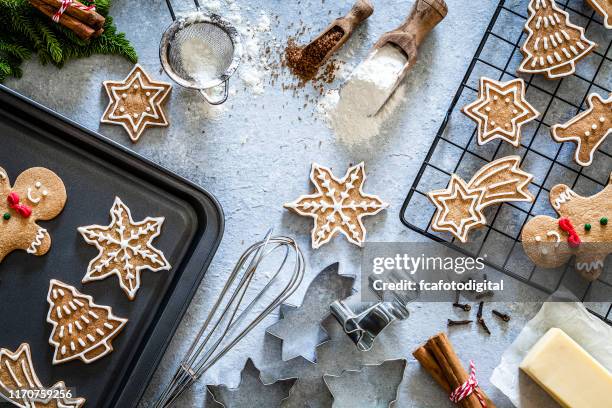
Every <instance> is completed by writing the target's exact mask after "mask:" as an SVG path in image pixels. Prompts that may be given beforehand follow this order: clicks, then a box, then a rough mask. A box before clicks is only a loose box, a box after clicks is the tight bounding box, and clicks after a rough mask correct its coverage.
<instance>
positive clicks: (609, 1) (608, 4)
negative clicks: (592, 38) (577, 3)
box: [587, 0, 612, 30]
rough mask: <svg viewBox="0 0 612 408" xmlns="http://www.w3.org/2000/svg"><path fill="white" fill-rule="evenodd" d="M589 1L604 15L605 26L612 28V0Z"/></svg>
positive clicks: (588, 0)
mask: <svg viewBox="0 0 612 408" xmlns="http://www.w3.org/2000/svg"><path fill="white" fill-rule="evenodd" d="M587 2H588V3H589V4H590V5H591V7H593V9H594V10H595V11H596V12H598V13H599V14H600V15H601V16H602V17H603V20H604V21H603V22H604V26H605V27H606V28H607V29H608V30H612V0H587Z"/></svg>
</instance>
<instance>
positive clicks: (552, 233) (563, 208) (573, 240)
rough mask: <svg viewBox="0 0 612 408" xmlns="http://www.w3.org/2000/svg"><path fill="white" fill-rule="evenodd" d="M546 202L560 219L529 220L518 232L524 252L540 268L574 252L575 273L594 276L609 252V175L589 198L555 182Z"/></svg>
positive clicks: (611, 242) (559, 262)
mask: <svg viewBox="0 0 612 408" xmlns="http://www.w3.org/2000/svg"><path fill="white" fill-rule="evenodd" d="M550 203H551V205H552V207H553V208H554V209H555V211H556V212H557V214H559V216H560V218H558V219H555V218H552V217H549V216H546V215H538V216H536V217H534V218H532V219H531V220H529V222H527V224H525V227H524V228H523V232H522V234H521V239H522V241H523V248H524V249H525V253H526V254H527V255H528V256H529V258H531V260H532V261H533V262H534V263H535V264H536V265H538V266H540V267H543V268H556V267H558V266H561V265H563V264H565V263H567V261H569V259H570V258H571V257H572V256H574V255H575V256H576V270H577V272H578V273H579V274H580V275H582V276H583V277H584V278H585V279H587V280H589V281H593V280H595V279H597V278H598V277H599V275H600V274H601V272H602V270H603V268H604V261H605V259H606V257H607V256H608V254H610V253H611V252H612V223H609V220H610V217H611V216H612V174H611V175H610V181H609V182H608V185H607V186H606V187H605V188H604V189H603V190H602V191H600V192H599V193H597V194H595V195H592V196H590V197H582V196H580V195H578V194H576V193H575V192H574V191H573V190H572V189H570V188H569V187H568V186H566V185H563V184H558V185H556V186H554V187H553V188H552V189H551V190H550Z"/></svg>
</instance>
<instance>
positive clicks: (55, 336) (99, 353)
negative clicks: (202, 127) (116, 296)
mask: <svg viewBox="0 0 612 408" xmlns="http://www.w3.org/2000/svg"><path fill="white" fill-rule="evenodd" d="M47 302H48V303H49V313H48V314H47V322H49V323H51V324H52V325H53V329H52V331H51V336H50V337H49V344H51V345H52V346H53V347H54V348H55V351H54V353H53V364H61V363H65V362H67V361H71V360H74V359H81V360H82V361H83V362H84V363H86V364H89V363H91V362H93V361H96V360H98V359H100V358H102V357H104V356H105V355H107V354H108V353H110V352H111V351H113V346H112V344H111V342H112V340H113V339H114V338H115V337H116V336H117V335H118V334H119V333H120V332H121V330H123V326H125V324H126V323H127V319H122V318H120V317H117V316H115V315H114V314H113V312H112V310H111V308H110V307H108V306H101V305H97V304H95V303H94V302H93V298H92V297H91V296H88V295H84V294H82V293H80V292H79V291H77V290H76V289H75V288H74V287H73V286H70V285H67V284H65V283H63V282H60V281H58V280H55V279H52V280H51V283H50V285H49V293H48V294H47Z"/></svg>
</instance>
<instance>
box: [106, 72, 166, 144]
mask: <svg viewBox="0 0 612 408" xmlns="http://www.w3.org/2000/svg"><path fill="white" fill-rule="evenodd" d="M103 84H104V89H106V93H107V94H108V99H109V102H108V106H107V107H106V110H105V111H104V114H103V115H102V119H100V121H101V122H103V123H111V124H114V125H121V126H123V128H124V129H125V130H126V132H127V133H128V135H130V139H132V142H134V143H135V142H137V141H138V139H139V138H140V135H141V134H142V132H143V131H144V130H145V129H146V128H147V127H149V126H168V121H167V120H166V115H165V114H164V110H163V108H162V106H161V105H162V104H163V103H164V102H165V100H166V97H167V96H168V94H169V93H170V90H171V89H172V85H171V84H169V83H167V82H159V81H153V80H152V79H151V78H150V77H149V75H147V73H146V72H145V70H144V69H143V68H142V67H141V66H140V65H136V66H134V69H132V72H130V74H129V75H128V76H127V78H125V79H124V80H123V81H104V82H103Z"/></svg>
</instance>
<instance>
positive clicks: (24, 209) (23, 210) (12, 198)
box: [6, 192, 32, 218]
mask: <svg viewBox="0 0 612 408" xmlns="http://www.w3.org/2000/svg"><path fill="white" fill-rule="evenodd" d="M6 201H8V205H9V207H11V208H12V209H13V210H15V211H16V212H17V213H18V214H19V215H21V216H22V217H23V218H28V217H29V216H30V215H32V209H31V208H30V207H28V206H27V205H25V204H19V194H17V193H15V192H12V193H10V194H9V195H8V197H7V198H6Z"/></svg>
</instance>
